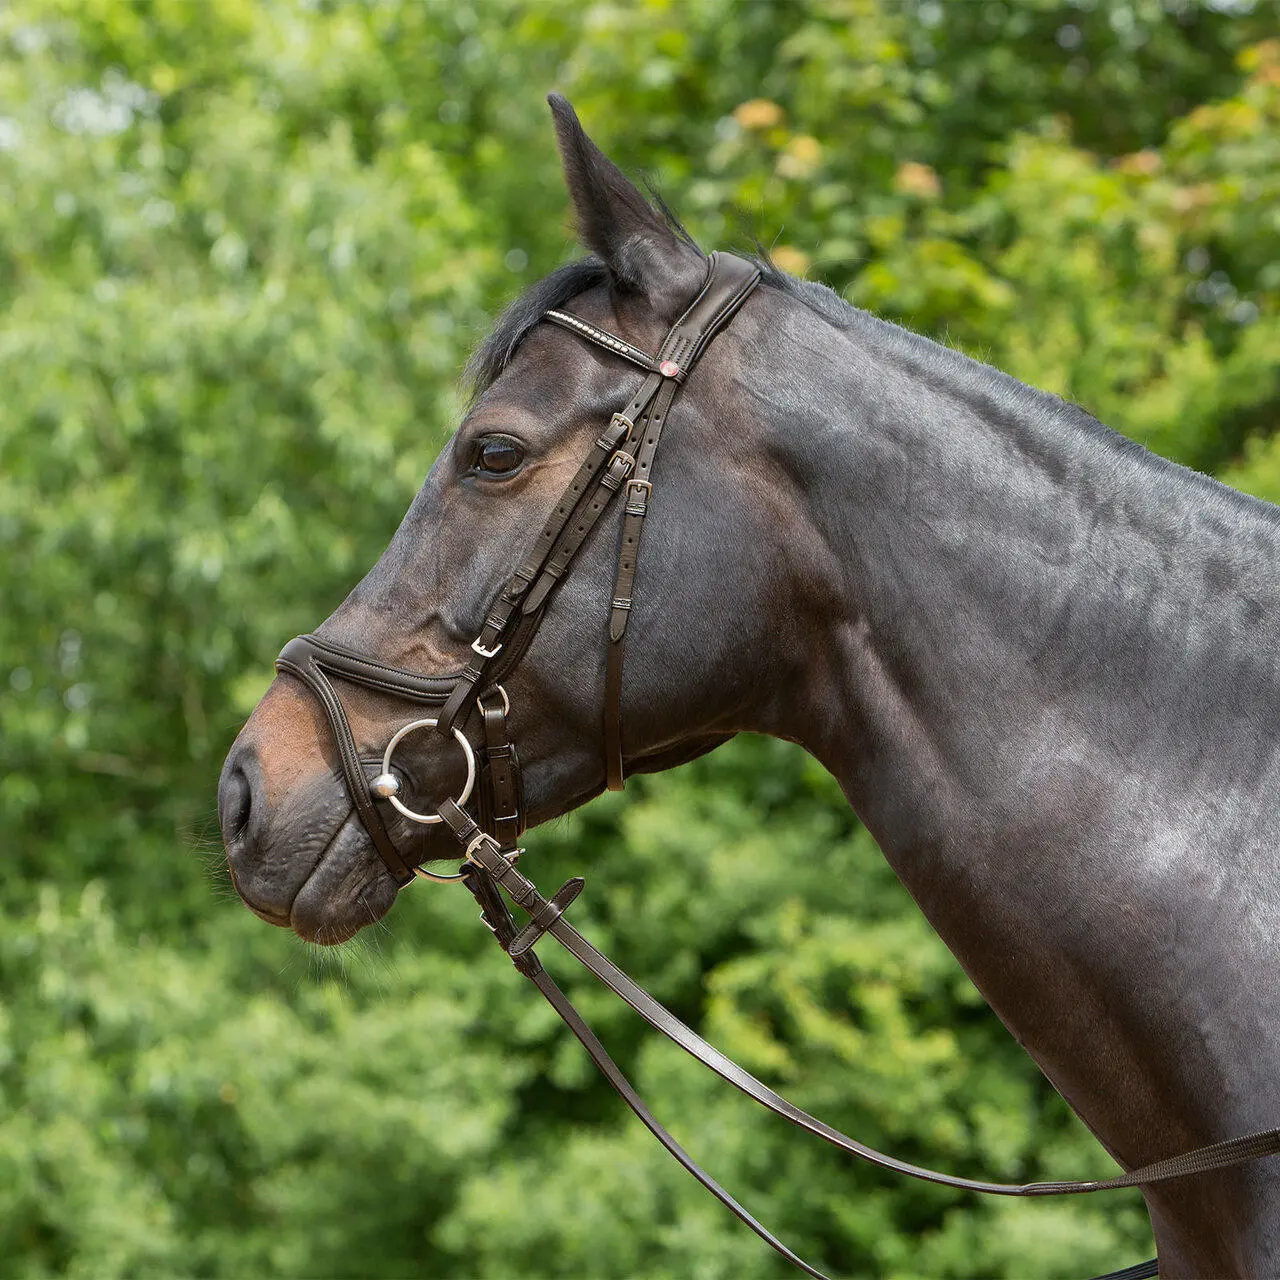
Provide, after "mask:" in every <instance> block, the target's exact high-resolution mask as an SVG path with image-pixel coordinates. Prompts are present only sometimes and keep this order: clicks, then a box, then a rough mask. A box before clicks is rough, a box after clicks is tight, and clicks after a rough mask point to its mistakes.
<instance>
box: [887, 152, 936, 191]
mask: <svg viewBox="0 0 1280 1280" xmlns="http://www.w3.org/2000/svg"><path fill="white" fill-rule="evenodd" d="M893 188H894V190H895V191H899V192H901V193H902V194H903V195H904V196H919V197H920V198H921V199H922V200H932V199H934V198H935V197H936V196H940V195H941V194H942V183H941V182H939V181H938V175H937V174H936V173H935V172H934V171H933V170H932V169H931V168H930V167H929V166H928V165H927V164H921V163H920V162H919V161H918V160H904V161H903V162H902V163H901V164H900V165H899V166H898V172H897V173H895V174H894V175H893Z"/></svg>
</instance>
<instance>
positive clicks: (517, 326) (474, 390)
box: [463, 258, 609, 399]
mask: <svg viewBox="0 0 1280 1280" xmlns="http://www.w3.org/2000/svg"><path fill="white" fill-rule="evenodd" d="M608 278H609V272H608V269H607V268H606V267H605V265H604V263H603V262H601V261H600V259H599V258H579V259H578V261H577V262H569V263H566V264H565V265H564V266H563V267H557V268H556V269H555V270H554V271H553V272H552V273H551V274H550V275H549V276H544V277H543V278H542V279H541V280H539V281H538V282H537V283H536V284H532V285H530V286H529V288H527V289H526V290H525V291H524V292H523V293H522V294H521V295H520V296H519V297H518V298H517V299H516V300H515V301H514V302H512V303H510V304H509V305H508V306H507V308H506V310H504V311H503V313H502V314H501V315H500V316H499V317H498V321H497V323H496V324H495V325H494V326H493V331H492V332H491V333H490V334H489V336H488V337H486V338H485V339H484V341H483V342H481V343H480V345H479V346H478V347H477V348H476V349H475V350H474V351H473V352H472V353H471V358H470V359H469V360H468V361H467V368H466V372H465V373H464V375H463V378H464V380H465V382H466V385H467V387H468V389H469V390H470V392H471V396H472V398H473V399H474V398H475V397H477V396H479V395H480V394H481V393H482V392H484V391H485V390H487V389H488V388H489V387H490V386H492V385H493V383H494V382H495V381H496V380H497V378H498V375H499V374H500V373H501V372H502V371H503V370H504V369H505V368H506V367H507V365H509V364H510V363H511V357H512V356H514V355H515V353H516V348H517V347H519V345H520V343H521V342H523V341H524V337H525V335H526V334H527V333H528V332H529V330H530V329H532V328H533V326H534V325H535V324H537V323H538V321H539V320H540V319H541V318H542V314H543V312H545V311H551V310H554V309H556V308H558V307H563V306H564V305H565V303H566V302H568V301H569V300H570V299H571V298H576V297H577V296H578V294H580V293H585V292H586V291H587V290H588V289H592V288H594V287H595V286H596V285H598V284H604V283H605V281H606V280H608Z"/></svg>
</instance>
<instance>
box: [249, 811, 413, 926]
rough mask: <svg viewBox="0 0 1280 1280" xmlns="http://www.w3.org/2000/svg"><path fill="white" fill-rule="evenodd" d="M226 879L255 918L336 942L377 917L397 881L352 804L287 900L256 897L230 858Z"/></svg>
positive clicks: (391, 901) (386, 905)
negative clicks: (284, 902)
mask: <svg viewBox="0 0 1280 1280" xmlns="http://www.w3.org/2000/svg"><path fill="white" fill-rule="evenodd" d="M227 865H228V867H229V868H230V871H231V883H232V885H233V886H234V888H235V891H236V893H237V894H238V895H239V896H240V900H241V901H242V902H243V903H244V905H245V906H246V907H248V908H249V910H250V911H252V912H253V914H254V915H255V916H257V917H258V919H259V920H264V921H266V923H267V924H273V925H275V926H276V927H277V928H281V929H292V930H293V932H294V933H296V934H297V935H298V937H300V938H301V939H302V940H303V941H304V942H313V943H316V944H317V945H319V946H336V945H338V944H339V943H342V942H347V941H349V940H350V939H351V938H353V937H354V936H355V935H356V934H357V933H358V932H359V931H360V930H361V929H363V928H364V927H365V926H366V925H370V924H374V923H376V922H377V921H378V920H380V919H381V918H382V917H383V916H384V915H386V913H387V912H388V911H390V909H391V907H392V905H393V904H394V902H395V900H396V895H397V893H398V892H399V886H398V885H397V884H396V882H395V880H393V879H392V877H391V876H390V875H389V874H388V873H387V871H386V869H385V868H384V867H383V865H382V861H381V859H379V858H378V857H377V855H376V853H375V851H374V848H373V844H372V842H371V841H370V840H369V837H368V835H367V834H366V833H365V830H364V827H363V826H362V825H361V823H360V820H359V818H358V817H357V816H356V814H355V811H354V810H348V812H347V814H346V815H345V816H344V817H343V819H342V821H341V822H339V823H338V825H337V826H336V827H335V828H334V829H333V831H332V832H331V833H330V835H329V838H328V840H327V841H326V842H325V844H324V845H323V847H322V848H321V850H320V852H319V854H318V855H317V856H316V859H315V861H314V862H313V863H312V865H311V868H310V869H309V870H308V871H307V873H306V875H304V876H303V878H302V879H301V881H300V882H299V883H298V885H297V887H296V889H295V890H294V892H293V894H292V896H291V898H290V899H289V901H288V905H287V906H284V907H281V906H279V905H276V904H272V905H270V906H268V905H265V904H264V902H263V901H262V900H261V898H259V899H258V900H256V901H255V896H256V895H255V894H254V892H253V888H252V885H251V884H250V885H246V884H244V883H242V881H243V879H244V877H243V876H242V875H241V876H238V875H237V874H236V870H235V867H234V865H233V864H232V862H231V860H230V859H228V860H227Z"/></svg>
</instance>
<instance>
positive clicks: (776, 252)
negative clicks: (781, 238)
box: [769, 244, 809, 276]
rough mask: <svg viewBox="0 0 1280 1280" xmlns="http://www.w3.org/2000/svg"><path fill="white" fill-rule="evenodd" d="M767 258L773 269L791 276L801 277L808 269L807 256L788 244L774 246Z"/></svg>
mask: <svg viewBox="0 0 1280 1280" xmlns="http://www.w3.org/2000/svg"><path fill="white" fill-rule="evenodd" d="M769 257H770V258H771V259H772V260H773V265H774V266H775V267H780V268H781V269H782V270H783V271H786V272H788V273H790V274H791V275H793V276H802V275H804V273H805V272H806V271H808V269H809V255H808V254H807V253H804V252H803V251H801V250H800V249H795V248H792V246H791V245H789V244H780V245H776V246H775V247H774V248H772V249H770V250H769Z"/></svg>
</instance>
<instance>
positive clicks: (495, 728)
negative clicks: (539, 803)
mask: <svg viewBox="0 0 1280 1280" xmlns="http://www.w3.org/2000/svg"><path fill="white" fill-rule="evenodd" d="M477 703H478V705H479V707H480V715H481V721H482V723H483V725H484V766H483V768H482V770H481V775H480V783H481V785H480V789H479V795H480V820H481V823H482V824H483V826H484V829H485V830H486V831H488V832H489V833H490V834H491V835H492V836H493V838H494V839H495V840H496V841H497V842H498V845H499V847H500V848H501V849H502V851H503V852H504V853H506V852H507V851H508V850H511V849H514V848H515V847H516V841H517V840H519V839H520V836H521V833H522V832H523V831H524V796H523V794H522V791H523V787H522V782H521V774H520V757H519V755H518V754H517V752H516V748H515V744H514V743H513V742H512V741H511V735H510V733H509V732H508V731H507V695H506V694H505V693H504V692H503V691H502V690H501V689H497V688H495V689H489V690H487V691H486V692H484V693H482V694H481V695H480V697H479V698H478V699H477Z"/></svg>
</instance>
